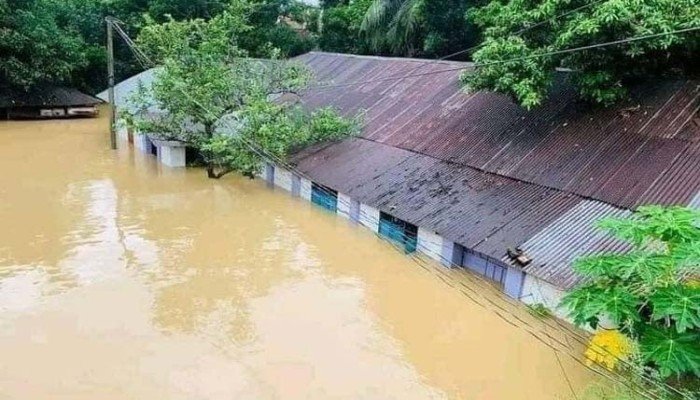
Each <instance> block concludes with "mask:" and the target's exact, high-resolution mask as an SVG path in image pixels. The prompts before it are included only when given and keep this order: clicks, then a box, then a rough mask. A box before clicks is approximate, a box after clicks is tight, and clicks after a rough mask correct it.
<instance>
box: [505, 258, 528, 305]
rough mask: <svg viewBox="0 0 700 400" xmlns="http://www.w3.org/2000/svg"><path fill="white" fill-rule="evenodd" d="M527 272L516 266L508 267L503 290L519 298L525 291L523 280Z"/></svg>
mask: <svg viewBox="0 0 700 400" xmlns="http://www.w3.org/2000/svg"><path fill="white" fill-rule="evenodd" d="M524 280H525V273H524V272H523V271H522V270H521V269H520V268H516V267H510V266H509V267H508V269H507V270H506V278H505V280H504V281H503V291H504V292H505V293H506V294H507V295H508V296H510V297H512V298H514V299H519V298H520V295H521V294H522V291H523V281H524Z"/></svg>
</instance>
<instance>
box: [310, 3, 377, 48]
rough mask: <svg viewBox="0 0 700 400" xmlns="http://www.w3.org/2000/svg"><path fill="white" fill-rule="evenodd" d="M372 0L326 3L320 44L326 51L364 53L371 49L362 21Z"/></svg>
mask: <svg viewBox="0 0 700 400" xmlns="http://www.w3.org/2000/svg"><path fill="white" fill-rule="evenodd" d="M371 4H372V0H349V1H346V2H335V3H328V2H326V3H324V9H323V18H322V23H321V26H322V28H321V32H319V33H320V35H319V46H320V47H321V49H323V50H325V51H333V52H338V53H356V54H358V53H359V54H363V53H368V52H369V51H370V46H369V42H368V41H367V40H366V39H365V36H364V35H363V34H362V30H361V28H362V21H363V20H364V18H365V14H367V10H368V9H369V7H370V5H371Z"/></svg>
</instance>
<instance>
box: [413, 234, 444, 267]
mask: <svg viewBox="0 0 700 400" xmlns="http://www.w3.org/2000/svg"><path fill="white" fill-rule="evenodd" d="M418 251H420V252H421V253H423V254H425V255H427V256H428V257H430V258H432V259H433V260H435V261H440V262H441V261H442V236H440V235H438V234H437V233H435V232H433V231H431V230H430V229H426V228H423V227H421V226H419V227H418Z"/></svg>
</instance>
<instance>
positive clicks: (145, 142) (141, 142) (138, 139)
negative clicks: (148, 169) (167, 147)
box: [134, 132, 151, 154]
mask: <svg viewBox="0 0 700 400" xmlns="http://www.w3.org/2000/svg"><path fill="white" fill-rule="evenodd" d="M150 143H151V142H150V140H149V139H148V136H147V135H146V134H145V133H142V132H134V147H135V148H137V149H138V150H139V151H141V152H142V153H147V154H148V153H150V152H151V149H150V148H149V147H150Z"/></svg>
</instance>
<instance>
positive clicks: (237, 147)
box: [135, 1, 353, 178]
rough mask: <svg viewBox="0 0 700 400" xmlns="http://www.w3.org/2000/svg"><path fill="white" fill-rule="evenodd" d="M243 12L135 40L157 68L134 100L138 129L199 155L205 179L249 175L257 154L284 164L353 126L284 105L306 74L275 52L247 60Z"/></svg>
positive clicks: (173, 25)
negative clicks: (290, 155) (176, 142)
mask: <svg viewBox="0 0 700 400" xmlns="http://www.w3.org/2000/svg"><path fill="white" fill-rule="evenodd" d="M248 7H249V4H248V3H246V2H243V1H236V2H234V3H232V5H231V6H230V7H229V8H228V9H227V10H226V11H224V12H223V13H221V14H219V15H218V16H216V17H214V18H212V19H210V20H208V21H205V20H202V19H195V20H188V21H182V22H177V21H170V22H167V23H164V24H160V25H152V26H148V27H146V28H144V30H143V31H142V33H141V35H140V36H139V38H138V43H139V44H140V45H141V46H142V47H143V48H144V49H145V51H146V52H147V53H148V54H149V55H150V56H151V57H153V58H154V59H155V60H157V61H158V62H159V64H160V65H162V67H161V68H160V70H159V71H158V72H157V76H156V80H155V82H154V83H153V84H152V85H151V86H150V87H144V88H142V90H140V93H139V94H138V95H137V96H136V98H135V101H136V103H137V104H138V105H139V110H140V111H139V112H137V115H136V122H137V126H138V128H139V129H140V130H142V131H144V132H149V133H152V134H154V135H156V136H158V137H160V138H162V139H168V140H179V141H182V142H186V143H188V144H189V145H190V146H192V147H195V148H197V149H198V150H199V151H200V153H201V155H202V157H203V159H204V162H205V164H206V169H207V174H208V176H209V177H210V178H220V177H222V176H223V175H225V174H227V173H229V172H231V171H240V172H242V173H244V174H246V175H249V176H253V174H254V173H255V172H256V171H258V170H259V167H260V164H261V161H262V157H261V154H260V151H263V152H264V153H266V154H265V155H273V156H275V157H277V158H284V157H286V156H287V154H288V152H289V151H291V150H292V149H294V148H295V147H296V146H301V145H305V144H309V143H312V142H315V141H321V140H331V139H337V138H340V137H342V136H345V135H347V134H349V133H351V130H352V126H353V124H352V123H351V122H349V121H346V120H344V119H342V118H340V117H339V116H338V115H337V114H336V113H335V112H333V111H330V110H324V111H318V112H316V113H312V114H310V115H309V114H307V113H305V112H304V111H303V110H302V109H301V108H299V107H298V106H296V105H295V103H294V102H293V101H284V100H285V98H284V97H283V96H285V95H286V96H288V97H289V98H291V99H294V98H295V96H294V92H295V91H297V90H300V89H302V88H303V87H304V86H305V85H306V83H307V82H308V80H309V78H310V74H309V72H308V71H307V70H306V68H304V67H303V66H302V65H300V64H296V63H293V62H289V61H285V60H281V59H279V58H278V55H279V52H278V51H273V52H272V53H271V54H270V56H271V58H270V59H267V60H261V59H252V58H248V57H247V52H246V51H245V50H244V49H241V48H240V47H239V46H238V42H237V38H239V37H240V36H242V35H244V34H245V33H247V32H248V31H249V30H250V29H251V27H250V25H248V20H247V16H248V15H249V14H248V13H247V12H246V10H247V9H248ZM281 96H282V97H281ZM275 98H276V99H277V100H278V101H277V102H273V99H275ZM154 106H155V108H156V109H157V110H158V111H154V108H153V107H154Z"/></svg>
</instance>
